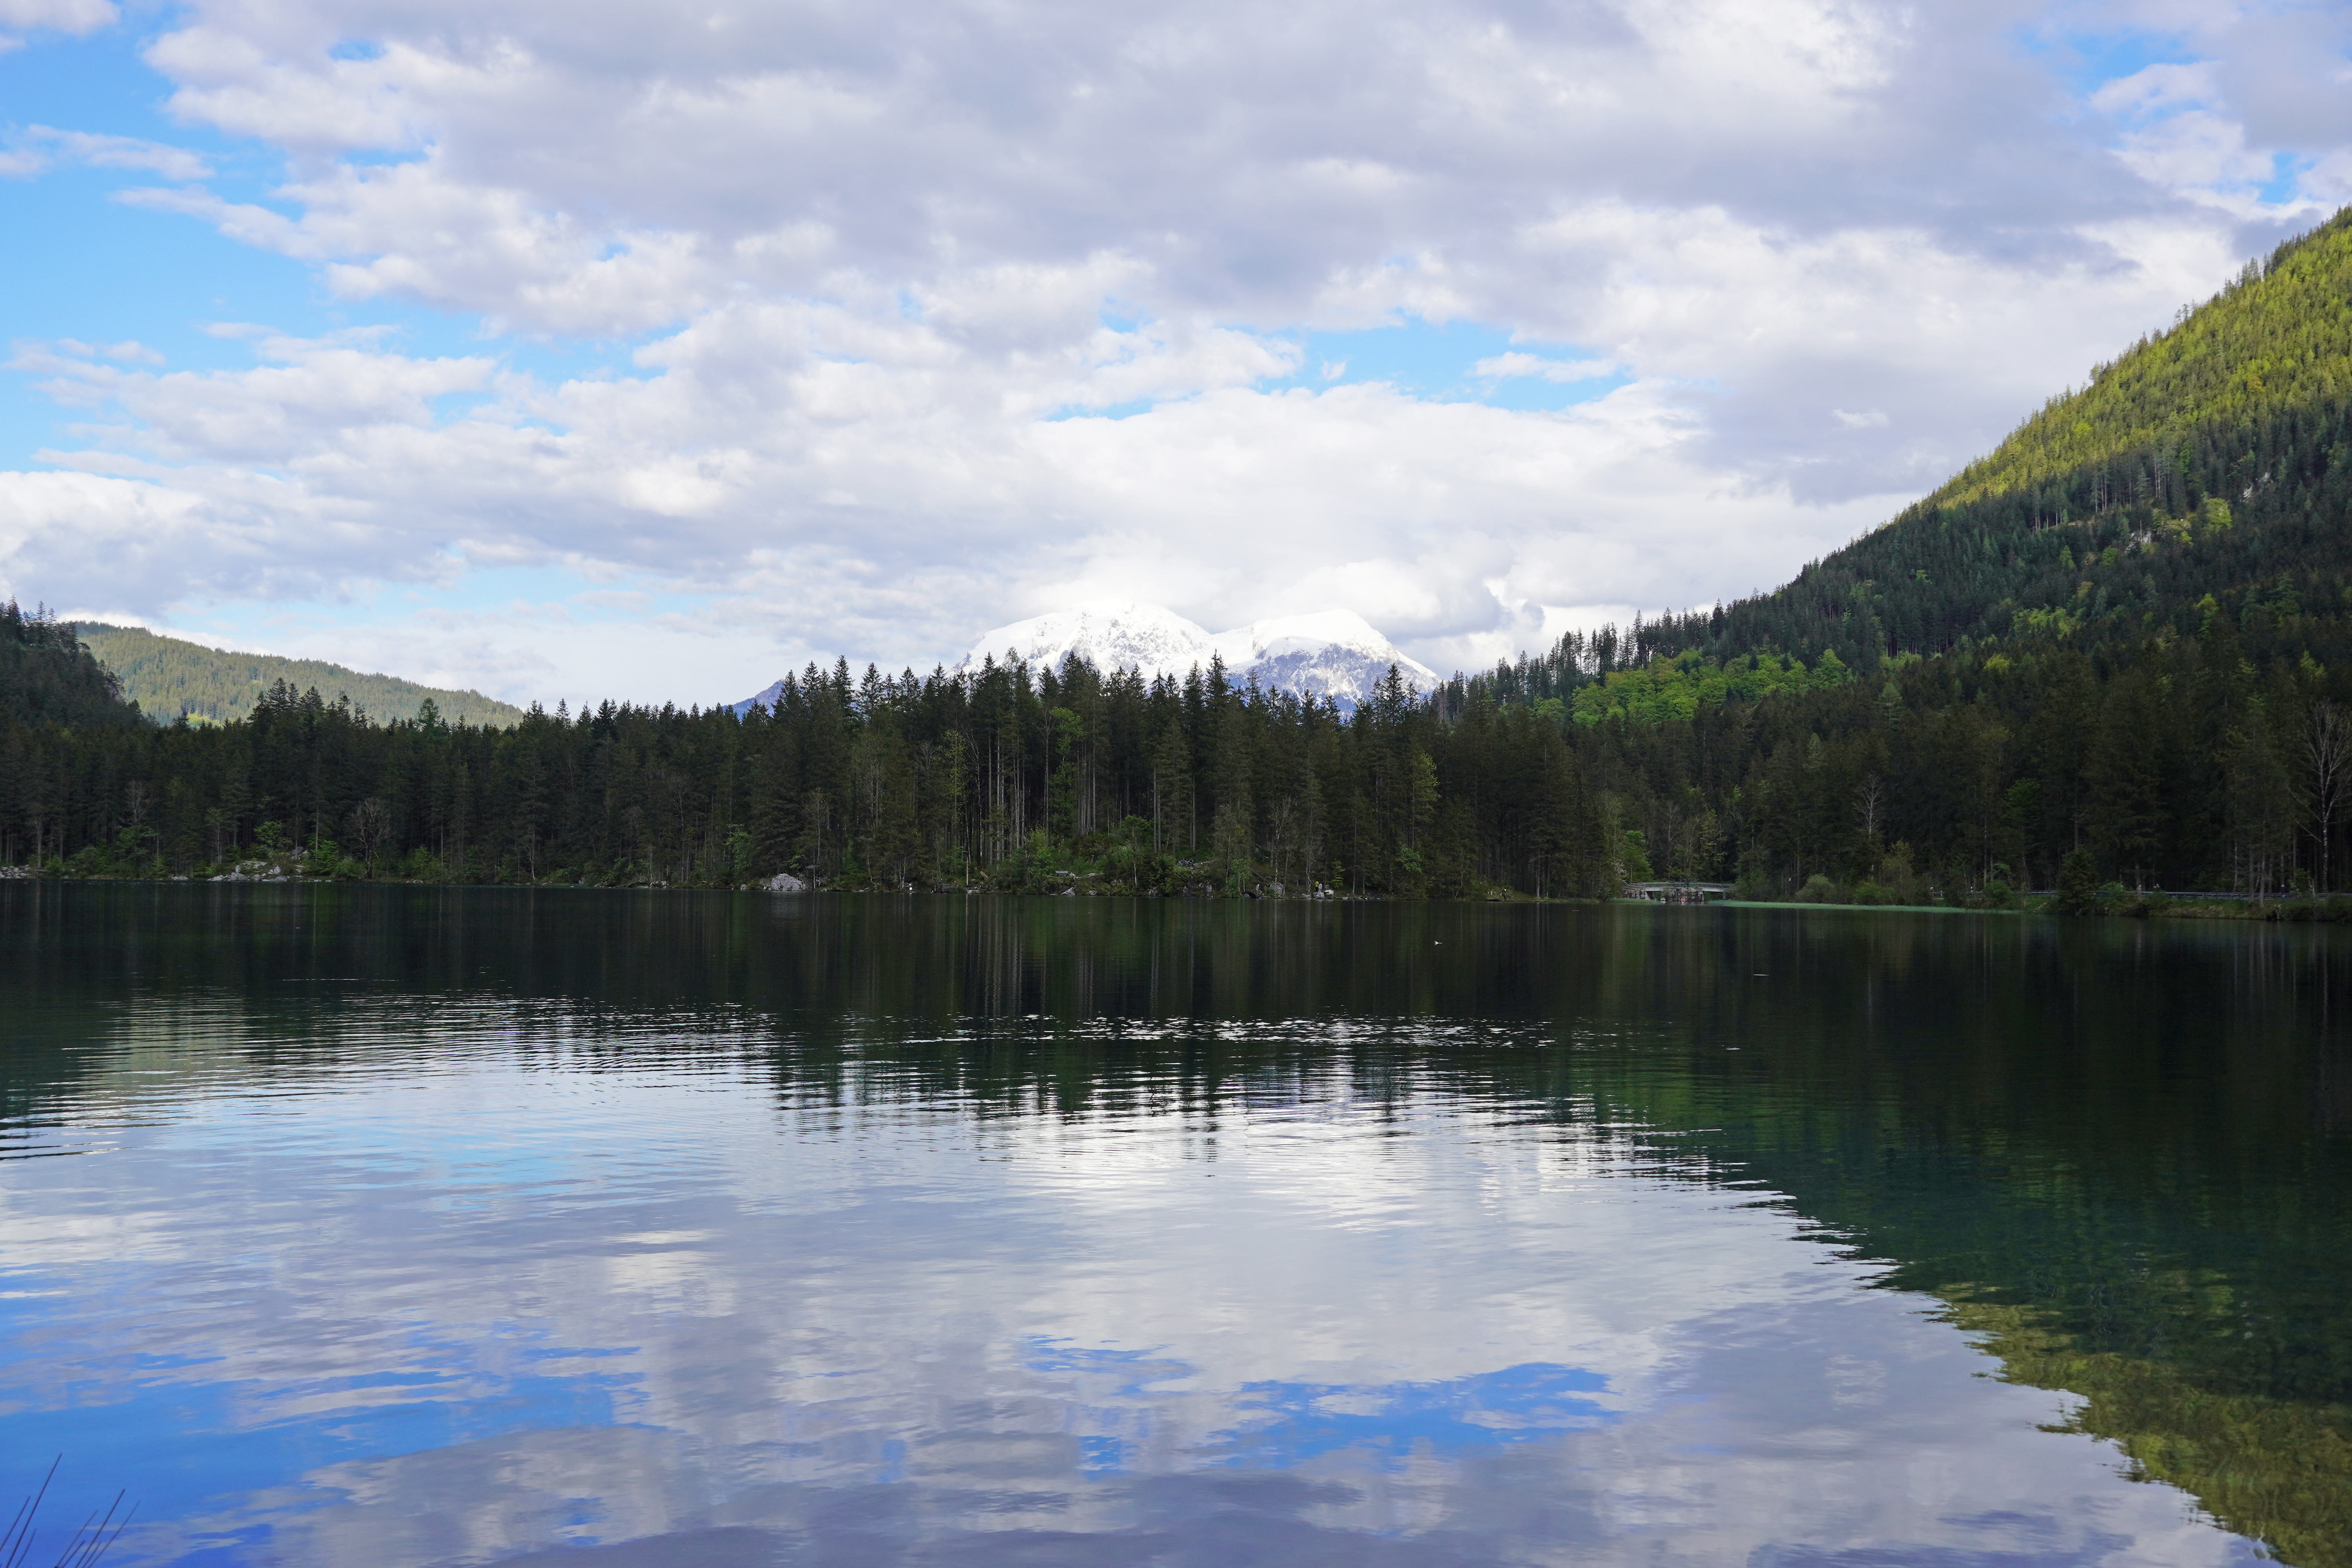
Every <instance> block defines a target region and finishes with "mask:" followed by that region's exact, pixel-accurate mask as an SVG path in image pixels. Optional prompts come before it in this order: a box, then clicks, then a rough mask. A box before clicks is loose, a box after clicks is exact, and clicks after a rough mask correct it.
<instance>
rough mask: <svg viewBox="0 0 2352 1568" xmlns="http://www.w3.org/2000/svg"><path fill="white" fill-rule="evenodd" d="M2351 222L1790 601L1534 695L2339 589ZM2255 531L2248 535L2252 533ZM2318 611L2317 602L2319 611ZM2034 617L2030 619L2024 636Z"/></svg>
mask: <svg viewBox="0 0 2352 1568" xmlns="http://www.w3.org/2000/svg"><path fill="white" fill-rule="evenodd" d="M2348 411H2352V213H2346V214H2339V215H2338V216H2336V217H2335V218H2333V219H2331V220H2330V221H2329V222H2328V223H2326V225H2324V226H2321V227H2319V228H2317V229H2315V230H2314V231H2312V232H2311V233H2310V234H2308V235H2305V236H2304V237H2301V238H2300V239H2296V240H2293V241H2290V242H2289V243H2288V244H2286V245H2284V246H2281V247H2279V248H2278V250H2277V251H2276V252H2274V253H2273V255H2272V256H2271V257H2270V258H2268V259H2267V260H2266V261H2261V262H2250V263H2249V264H2248V265H2247V268H2246V270H2245V272H2244V273H2243V274H2242V275H2241V276H2240V278H2239V279H2238V280H2237V281H2236V282H2234V283H2232V284H2231V285H2230V287H2229V288H2227V289H2223V290H2222V291H2221V293H2220V294H2218V295H2216V296H2215V297H2214V298H2213V299H2212V300H2209V301H2208V302H2207V303H2206V304H2204V305H2203V306H2201V307H2200V308H2198V309H2196V310H2188V311H2184V312H2183V314H2182V316H2181V318H2180V320H2179V321H2177V322H2176V323H2175V324H2174V326H2173V327H2172V328H2171V330H2170V331H2166V332H2164V333H2162V334H2159V335H2157V336H2154V337H2150V338H2147V339H2144V340H2142V341H2141V342H2139V343H2137V344H2136V345H2134V346H2133V347H2132V348H2131V349H2130V350H2129V351H2128V352H2126V353H2124V354H2123V355H2122V356H2121V357H2119V358H2118V359H2116V361H2115V362H2114V363H2110V364H2107V365H2104V366H2101V367H2100V368H2099V370H2098V372H2097V374H2095V377H2094V378H2093V380H2092V382H2091V384H2090V385H2088V386H2086V387H2084V388H2083V389H2081V390H2079V391H2076V392H2072V393H2069V394H2066V395H2063V396H2060V397H2055V398H2053V399H2052V400H2051V401H2050V402H2049V403H2048V404H2047V405H2044V406H2043V407H2042V409H2040V410H2039V411H2037V412H2036V413H2035V414H2033V415H2032V416H2031V417H2029V418H2028V419H2027V420H2026V421H2025V422H2024V423H2023V424H2022V425H2021V426H2019V427H2018V428H2017V430H2016V431H2014V432H2013V433H2012V434H2011V436H2010V437H2009V438H2008V439H2007V440H2005V441H2003V442H2002V443H2001V444H2000V447H1997V448H1996V449H1995V450H1994V451H1993V452H1991V453H1990V455H1988V456H1986V457H1985V458H1980V459H1979V460H1978V461H1976V462H1974V463H1971V464H1969V466H1968V467H1967V468H1964V469H1962V470H1961V471H1960V472H1959V473H1958V474H1957V475H1955V476H1954V477H1953V479H1951V480H1950V481H1949V482H1948V483H1947V484H1946V485H1944V486H1943V487H1942V488H1941V489H1937V491H1936V492H1935V493H1934V494H1932V495H1930V496H1928V497H1927V498H1926V499H1925V500H1921V501H1919V502H1918V503H1917V504H1916V505H1915V506H1912V507H1910V508H1908V509H1906V510H1905V511H1904V512H1902V513H1901V514H1900V515H1899V516H1897V517H1895V519H1894V520H1893V521H1889V522H1888V523H1887V524H1885V526H1884V527H1882V528H1879V529H1877V530H1875V531H1873V532H1871V533H1869V534H1867V535H1865V536H1864V537H1863V538H1861V539H1859V540H1856V541H1855V542H1853V543H1852V544H1850V545H1848V546H1846V547H1845V548H1844V549H1843V550H1840V551H1837V552H1833V553H1832V554H1830V555H1828V556H1826V557H1824V558H1823V559H1822V560H1820V561H1817V562H1814V563H1811V565H1809V566H1807V567H1806V568H1805V569H1804V570H1803V571H1802V572H1801V573H1800V574H1798V575H1797V577H1796V579H1795V580H1794V581H1792V582H1790V584H1787V585H1786V586H1784V587H1781V588H1779V589H1776V590H1774V591H1773V592H1771V593H1769V594H1763V595H1758V596H1756V597H1755V598H1751V599H1745V600H1741V601H1739V602H1738V603H1735V604H1732V605H1726V606H1723V607H1722V608H1720V609H1717V610H1713V611H1702V612H1698V613H1695V614H1692V615H1688V616H1668V617H1665V618H1664V619H1662V620H1659V621H1656V622H1653V623H1649V624H1647V625H1644V626H1638V627H1636V628H1633V629H1631V630H1628V631H1627V632H1625V633H1623V634H1622V636H1620V637H1612V638H1610V639H1609V642H1608V646H1607V647H1606V648H1605V650H1604V649H1603V647H1601V644H1599V643H1598V642H1595V641H1593V640H1592V639H1583V638H1580V639H1577V641H1576V646H1574V647H1565V646H1564V647H1563V648H1562V649H1557V650H1554V656H1553V658H1552V659H1551V660H1550V661H1549V664H1550V665H1552V666H1555V667H1560V668H1553V670H1552V674H1551V675H1550V676H1549V678H1548V677H1547V676H1546V674H1545V667H1546V665H1547V662H1548V661H1545V660H1540V659H1538V660H1535V661H1531V667H1529V668H1519V669H1518V670H1517V672H1516V679H1520V680H1525V679H1529V678H1532V679H1533V682H1534V684H1535V685H1536V686H1537V687H1539V688H1546V689H1545V690H1544V691H1543V692H1542V693H1541V694H1544V695H1558V694H1560V693H1559V692H1558V691H1556V690H1551V689H1549V688H1550V687H1554V686H1557V685H1559V684H1562V683H1563V680H1564V683H1565V684H1567V685H1571V686H1572V685H1574V684H1575V683H1576V667H1577V666H1579V665H1580V664H1581V665H1585V666H1590V665H1592V664H1595V663H1599V664H1601V665H1602V666H1604V667H1605V666H1608V665H1612V664H1615V663H1620V662H1633V663H1639V662H1643V661H1645V660H1646V659H1648V658H1650V657H1651V656H1653V655H1654V654H1658V653H1667V654H1674V653H1679V652H1682V651H1685V650H1694V651H1696V652H1699V653H1701V654H1703V655H1705V656H1706V657H1708V658H1717V659H1720V658H1730V657H1733V656H1737V655H1742V654H1748V653H1752V652H1756V651H1759V650H1761V649H1774V650H1778V651H1781V652H1785V653H1791V654H1795V655H1798V656H1800V657H1801V658H1806V659H1807V660H1808V661H1810V660H1811V658H1812V656H1813V655H1814V654H1815V653H1816V652H1817V651H1819V650H1821V649H1823V648H1834V649H1835V650H1836V651H1837V653H1838V655H1839V657H1840V658H1842V659H1843V661H1844V662H1846V663H1847V664H1848V665H1851V666H1853V667H1856V668H1861V669H1864V670H1865V671H1866V670H1868V669H1871V668H1874V667H1875V665H1876V663H1877V660H1878V658H1880V657H1881V656H1883V655H1885V654H1888V653H1916V654H1935V653H1940V652H1943V651H1945V650H1947V649H1949V648H1952V647H1957V646H1958V645H1959V644H1960V642H1961V641H1962V640H1963V639H1968V640H1970V641H1974V642H1982V641H1983V640H1985V639H1987V638H1990V637H2005V636H2008V635H2011V634H2012V633H2015V632H2018V631H2020V630H2034V629H2040V628H2041V627H2042V626H2045V625H2046V624H2048V617H2052V616H2064V617H2067V618H2068V620H2069V621H2071V622H2074V623H2080V622H2082V621H2083V620H2084V619H2085V618H2095V617H2097V616H2104V615H2105V614H2107V613H2109V612H2115V611H2128V612H2132V613H2140V612H2145V611H2147V610H2148V609H2151V608H2177V607H2178V605H2177V604H2176V603H2175V595H2179V594H2184V593H2185V594H2186V595H2187V596H2188V602H2189V603H2192V604H2193V603H2195V602H2196V601H2197V600H2199V599H2201V598H2202V597H2203V596H2204V595H2208V594H2211V595H2214V596H2215V597H2216V599H2217V600H2218V601H2219V602H2220V603H2221V605H2223V606H2224V607H2225V608H2234V607H2235V605H2236V604H2237V603H2241V602H2242V600H2243V599H2244V597H2245V596H2246V595H2248V594H2250V593H2267V592H2270V591H2272V590H2273V588H2274V587H2275V585H2276V584H2277V582H2278V579H2279V577H2280V575H2281V574H2283V573H2284V574H2289V575H2298V574H2308V573H2309V572H2311V571H2314V570H2320V571H2321V572H2322V573H2323V574H2325V572H2326V570H2328V569H2332V568H2333V566H2334V565H2335V558H2336V555H2338V554H2339V553H2340V552H2341V550H2342V546H2343V543H2344V538H2343V535H2342V534H2341V532H2340V531H2339V523H2340V521H2341V517H2342V511H2343V508H2344V505H2345V503H2346V501H2347V495H2352V492H2347V485H2352V461H2347V451H2352V412H2348ZM2246 525H2251V527H2249V526H2246ZM2303 596H2304V597H2305V599H2306V601H2307V600H2308V597H2309V595H2308V594H2307V593H2305V594H2304V595H2303ZM2021 616H2022V617H2025V618H2024V619H2023V620H2021Z"/></svg>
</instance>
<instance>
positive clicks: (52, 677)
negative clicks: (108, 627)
mask: <svg viewBox="0 0 2352 1568" xmlns="http://www.w3.org/2000/svg"><path fill="white" fill-rule="evenodd" d="M138 720H139V710H138V709H137V708H136V707H135V706H133V705H131V704H129V703H126V702H125V701H124V700H123V698H122V689H121V684H120V683H119V682H117V681H116V680H115V679H114V678H113V677H112V676H111V675H110V674H108V673H107V672H106V670H105V669H104V668H102V667H101V666H100V664H99V662H98V660H96V659H95V658H91V657H90V654H89V649H88V648H85V647H82V646H81V645H80V644H79V642H77V641H75V640H74V635H73V631H72V629H71V628H70V627H68V626H59V625H58V623H57V622H56V621H54V620H52V619H50V618H49V616H47V615H45V614H42V613H41V612H38V611H35V612H33V613H31V614H27V613H26V611H25V610H24V609H23V608H22V607H20V606H19V605H17V603H16V600H14V599H11V600H9V601H8V602H7V603H6V604H5V605H0V729H6V728H12V727H18V726H24V725H61V726H73V727H76V728H92V727H95V728H100V729H103V728H106V727H108V726H111V725H118V724H131V723H136V722H138Z"/></svg>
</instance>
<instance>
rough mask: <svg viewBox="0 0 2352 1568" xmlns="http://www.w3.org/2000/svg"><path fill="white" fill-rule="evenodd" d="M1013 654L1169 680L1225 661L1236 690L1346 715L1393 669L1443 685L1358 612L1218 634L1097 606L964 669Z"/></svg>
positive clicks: (1028, 625) (1036, 619) (1131, 607)
mask: <svg viewBox="0 0 2352 1568" xmlns="http://www.w3.org/2000/svg"><path fill="white" fill-rule="evenodd" d="M1008 651H1010V652H1012V653H1013V654H1016V655H1018V656H1019V657H1020V658H1025V659H1027V660H1028V661H1029V662H1030V663H1031V664H1032V665H1043V664H1059V663H1060V662H1061V661H1062V659H1063V658H1065V657H1066V656H1067V655H1069V654H1073V653H1075V654H1077V655H1079V656H1080V657H1081V658H1085V659H1086V660H1087V662H1089V663H1091V664H1092V665H1094V667H1095V668H1097V669H1105V670H1110V669H1133V670H1140V671H1141V672H1142V673H1143V676H1144V678H1145V679H1152V678H1154V677H1157V676H1161V675H1168V676H1173V677H1175V678H1176V679H1180V680H1181V679H1183V678H1184V676H1185V675H1187V674H1188V673H1190V672H1191V671H1192V668H1193V667H1194V666H1196V665H1197V666H1199V667H1201V668H1204V669H1205V668H1208V664H1209V660H1210V659H1211V658H1213V657H1219V656H1222V657H1223V659H1224V661H1225V670H1226V674H1227V678H1228V679H1232V680H1233V681H1234V682H1235V683H1236V684H1238V683H1240V682H1242V681H1244V680H1247V679H1250V678H1251V677H1252V676H1255V677H1256V678H1257V683H1258V685H1259V686H1261V687H1264V688H1265V689H1268V690H1281V691H1295V692H1297V693H1299V694H1300V695H1302V696H1307V695H1312V696H1316V697H1327V698H1329V699H1331V700H1333V701H1336V702H1338V703H1339V706H1340V707H1341V708H1343V709H1352V708H1354V707H1355V706H1356V704H1357V703H1359V702H1360V701H1362V700H1364V699H1365V698H1367V697H1369V696H1370V695H1371V692H1372V689H1373V688H1374V687H1375V686H1377V685H1379V684H1380V682H1381V680H1382V679H1384V678H1385V677H1386V676H1387V675H1388V672H1389V666H1391V664H1393V665H1395V666H1396V667H1397V669H1398V672H1399V673H1401V674H1402V676H1403V677H1404V678H1405V679H1406V680H1407V681H1409V682H1411V683H1412V684H1413V685H1415V686H1418V687H1419V688H1421V689H1423V691H1427V690H1430V689H1433V687H1435V686H1436V685H1437V673H1436V672H1435V671H1434V670H1433V669H1431V668H1429V667H1428V666H1427V665H1424V664H1422V663H1421V662H1419V661H1418V660H1416V659H1414V658H1410V657H1409V656H1407V655H1406V654H1405V653H1404V652H1402V650H1401V649H1399V648H1398V647H1397V646H1396V645H1395V644H1393V643H1391V642H1390V641H1389V639H1388V638H1386V637H1382V636H1381V634H1380V633H1379V632H1377V631H1375V630H1373V629H1372V627H1371V626H1370V623H1368V622H1367V621H1366V620H1365V619H1364V617H1363V616H1360V615H1358V614H1356V612H1355V611H1353V610H1324V611H1322V612H1320V613H1318V614H1316V615H1309V616H1276V617H1275V618H1273V619H1271V620H1264V621H1257V622H1255V623H1253V624H1251V625H1249V626H1242V627H1239V628H1237V629H1235V630H1234V631H1229V632H1214V633H1213V632H1210V631H1208V630H1207V629H1206V628H1204V627H1202V626H1199V625H1197V624H1195V623H1193V622H1192V621H1188V620H1186V619H1185V618H1184V617H1183V616H1180V615H1178V614H1176V613H1175V612H1174V611H1173V610H1169V609H1165V608H1163V607H1161V606H1160V605H1145V604H1139V603H1136V602H1135V601H1132V600H1124V599H1097V600H1095V601H1093V602H1092V603H1089V604H1085V605H1076V606H1075V607H1073V608H1071V609H1067V610H1056V611H1055V612H1054V613H1053V614H1051V615H1045V616H1033V617H1031V618H1030V619H1028V620H1025V621H1015V622H1014V623H1013V625H1011V626H999V627H997V628H996V629H995V630H994V631H992V632H989V633H986V634H985V635H983V636H982V637H981V638H980V640H979V641H978V642H976V643H974V644H973V645H972V649H971V652H970V653H968V654H966V655H965V656H964V658H963V660H962V662H961V663H960V664H958V665H957V666H956V668H958V669H959V670H965V669H976V668H979V667H980V662H981V660H982V658H987V657H994V658H997V659H999V660H1002V659H1003V658H1004V657H1005V655H1006V653H1007V652H1008Z"/></svg>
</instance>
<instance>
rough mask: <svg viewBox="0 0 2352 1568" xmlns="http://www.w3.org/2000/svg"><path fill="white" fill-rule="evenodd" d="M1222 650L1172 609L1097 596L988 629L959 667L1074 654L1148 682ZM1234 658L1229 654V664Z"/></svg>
mask: <svg viewBox="0 0 2352 1568" xmlns="http://www.w3.org/2000/svg"><path fill="white" fill-rule="evenodd" d="M1219 651H1220V650H1219V648H1218V646H1217V639H1216V638H1214V637H1211V636H1210V635H1209V634H1208V633H1207V632H1206V631H1203V630H1202V628H1201V627H1200V626H1196V625H1194V624H1193V623H1192V622H1191V621H1188V620H1186V619H1185V618H1184V617H1183V616H1180V615H1178V614H1177V613H1176V612H1175V611H1173V610H1169V609H1163V608H1161V607H1160V605H1144V604H1138V603H1136V602H1135V601H1134V600H1131V599H1096V600H1092V601H1090V602H1088V603H1087V604H1083V605H1075V606H1073V607H1072V608H1070V609H1066V610H1055V611H1054V612H1053V613H1052V614H1051V615H1045V616H1031V617H1030V618H1029V619H1027V620H1025V621H1015V622H1013V624H1012V625H1011V626H999V627H997V628H996V629H995V630H994V631H992V632H984V633H982V635H981V638H980V640H979V641H978V642H976V643H974V644H972V645H971V652H970V653H968V654H966V655H964V656H963V658H962V659H961V661H960V662H958V664H957V665H956V667H955V668H956V669H957V671H958V673H961V672H962V671H965V670H970V669H978V668H980V665H981V661H982V659H984V658H994V659H995V660H996V661H997V662H998V663H999V664H1002V663H1003V662H1004V660H1005V658H1006V657H1007V656H1008V655H1010V656H1012V657H1015V658H1024V659H1026V660H1027V661H1028V662H1029V663H1030V665H1031V666H1032V667H1036V666H1041V665H1058V664H1060V663H1061V662H1062V660H1063V658H1066V656H1068V655H1070V654H1074V653H1075V654H1076V655H1077V656H1078V657H1079V658H1083V659H1085V660H1086V661H1087V663H1089V664H1091V665H1093V666H1094V667H1095V668H1097V669H1102V670H1111V669H1139V670H1141V671H1142V672H1143V678H1144V679H1146V680H1150V679H1154V678H1155V677H1158V676H1162V675H1172V676H1174V677H1175V678H1176V679H1179V680H1181V679H1184V675H1185V672H1186V671H1188V670H1190V669H1191V668H1192V667H1193V666H1194V665H1196V664H1197V665H1199V666H1201V667H1202V668H1204V669H1205V668H1208V664H1209V660H1210V659H1211V658H1213V657H1214V656H1215V655H1216V654H1217V653H1218V652H1219ZM1233 662H1234V661H1233V658H1232V656H1230V655H1228V656H1227V657H1226V658H1225V663H1226V664H1227V665H1229V666H1230V665H1231V664H1232V663H1233Z"/></svg>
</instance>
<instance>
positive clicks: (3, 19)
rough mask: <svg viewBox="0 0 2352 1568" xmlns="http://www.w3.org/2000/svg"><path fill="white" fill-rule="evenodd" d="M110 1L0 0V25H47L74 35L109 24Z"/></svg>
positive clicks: (114, 13) (112, 11) (113, 12)
mask: <svg viewBox="0 0 2352 1568" xmlns="http://www.w3.org/2000/svg"><path fill="white" fill-rule="evenodd" d="M119 15H120V13H119V12H117V11H116V9H115V8H114V5H113V4H112V0H0V27H24V28H27V29H30V28H35V27H46V28H52V29H54V30H56V31H58V32H60V33H72V34H76V35H80V34H86V33H95V32H97V31H98V30H99V29H100V27H104V26H110V25H111V24H112V23H113V21H114V19H115V17H116V16H119Z"/></svg>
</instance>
